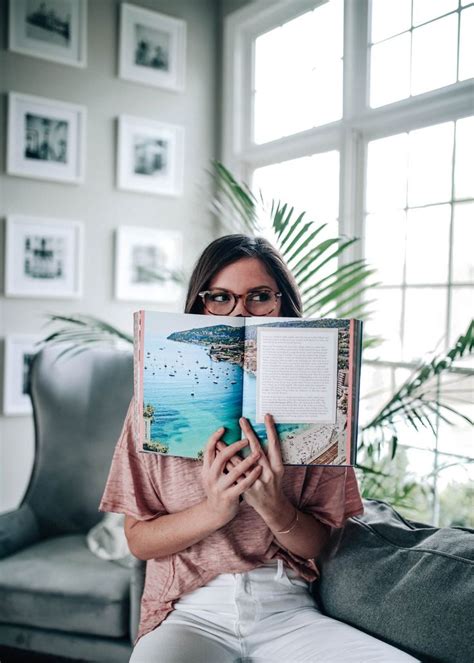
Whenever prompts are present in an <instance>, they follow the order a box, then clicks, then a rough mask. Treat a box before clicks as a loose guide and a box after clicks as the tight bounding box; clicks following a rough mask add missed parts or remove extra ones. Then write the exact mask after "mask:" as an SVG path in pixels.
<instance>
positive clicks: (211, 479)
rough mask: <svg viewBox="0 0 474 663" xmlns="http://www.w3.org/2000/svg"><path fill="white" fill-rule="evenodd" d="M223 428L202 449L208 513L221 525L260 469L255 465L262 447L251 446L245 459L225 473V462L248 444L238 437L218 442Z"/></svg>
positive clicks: (227, 520)
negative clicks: (233, 439)
mask: <svg viewBox="0 0 474 663" xmlns="http://www.w3.org/2000/svg"><path fill="white" fill-rule="evenodd" d="M223 432H224V428H219V429H218V430H217V431H216V432H215V433H213V434H212V435H211V436H210V438H209V440H208V442H207V444H206V447H205V449H204V457H203V469H202V482H203V486H204V491H205V493H206V497H207V505H208V508H209V511H210V513H211V514H212V515H213V517H214V518H217V522H218V524H219V526H220V527H222V526H223V525H225V524H226V523H228V522H229V521H230V520H232V518H234V516H235V515H236V514H237V511H238V510H239V496H240V495H241V494H242V493H243V492H244V491H245V490H248V489H250V488H251V487H252V486H253V484H254V483H255V481H256V480H257V479H258V477H259V475H260V474H261V472H262V466H261V465H255V463H256V462H257V461H258V459H259V457H260V455H261V451H260V450H258V449H257V448H253V449H252V453H251V454H250V455H249V456H247V458H245V459H244V460H242V459H239V461H240V462H238V463H234V464H232V466H231V467H230V471H229V470H228V472H227V474H226V473H225V472H224V469H225V467H226V465H227V463H230V462H232V461H233V460H234V459H235V454H237V452H239V451H240V450H241V449H243V448H244V447H245V446H247V444H248V442H247V440H239V441H238V442H234V443H233V444H230V445H228V446H227V445H226V444H224V442H219V440H220V438H221V436H222V434H223ZM219 443H220V444H222V445H223V447H224V448H223V449H222V451H220V452H219V451H217V444H219Z"/></svg>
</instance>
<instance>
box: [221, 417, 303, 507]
mask: <svg viewBox="0 0 474 663" xmlns="http://www.w3.org/2000/svg"><path fill="white" fill-rule="evenodd" d="M239 423H240V426H241V428H242V432H243V434H244V435H245V438H246V440H248V442H249V443H250V449H251V450H252V453H253V454H257V453H259V454H260V456H259V457H258V461H257V466H258V467H261V470H262V471H261V474H260V476H259V477H258V478H257V479H256V480H255V481H254V482H252V484H251V485H250V486H248V487H247V488H246V489H245V491H243V498H244V500H245V501H246V502H247V503H248V504H249V505H250V506H251V507H253V508H254V509H255V511H257V513H259V514H260V515H261V516H262V518H263V519H264V520H267V519H271V518H273V516H274V515H275V513H278V512H280V514H281V509H283V511H284V512H285V511H288V507H289V504H288V499H287V497H286V496H285V494H284V493H283V490H282V481H283V474H284V470H285V468H284V465H283V461H282V457H281V450H280V439H279V437H278V433H277V431H276V428H275V423H274V421H273V417H272V416H271V415H270V414H266V415H265V428H266V430H267V439H268V451H267V453H266V454H265V452H264V450H263V449H262V448H261V446H260V443H259V441H258V438H257V436H256V435H255V432H254V431H253V429H252V427H251V425H250V423H249V421H248V420H247V419H246V418H245V417H242V418H241V419H240V422H239ZM246 440H245V441H246ZM235 444H238V442H236V443H235ZM216 446H217V450H218V452H219V455H221V454H225V453H226V450H227V448H230V447H227V445H226V444H225V443H224V442H222V441H218V442H217V444H216ZM231 446H232V445H231ZM244 446H245V445H243V446H242V448H243V447H244ZM246 461H247V458H246V459H245V460H242V459H241V458H239V457H238V456H235V455H231V457H230V458H229V459H227V460H226V463H225V469H226V470H227V471H228V472H229V475H228V476H230V475H231V473H232V472H233V471H234V470H235V469H237V468H238V467H240V465H241V464H242V463H245V462H246ZM246 478H247V477H246V476H245V475H241V476H240V477H239V479H237V485H239V483H240V482H242V481H244V480H246ZM289 513H290V514H291V508H290V510H289Z"/></svg>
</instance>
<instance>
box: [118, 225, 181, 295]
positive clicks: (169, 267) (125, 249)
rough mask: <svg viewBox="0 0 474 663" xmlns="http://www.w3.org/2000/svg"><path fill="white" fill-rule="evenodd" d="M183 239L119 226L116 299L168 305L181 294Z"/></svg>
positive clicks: (169, 232)
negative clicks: (165, 303)
mask: <svg viewBox="0 0 474 663" xmlns="http://www.w3.org/2000/svg"><path fill="white" fill-rule="evenodd" d="M182 268H183V238H182V233H181V232H179V231H175V230H160V229H156V228H149V227H141V226H139V227H137V226H120V227H119V228H117V230H116V234H115V297H116V298H117V299H122V300H129V301H130V300H131V301H153V302H168V303H170V304H171V303H173V304H175V305H177V304H178V301H179V299H180V297H181V294H182V284H183V282H184V278H183V272H182Z"/></svg>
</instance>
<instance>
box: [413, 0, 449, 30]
mask: <svg viewBox="0 0 474 663" xmlns="http://www.w3.org/2000/svg"><path fill="white" fill-rule="evenodd" d="M457 8H458V0H436V1H435V2H433V0H413V25H419V24H420V23H425V22H426V21H429V20H430V19H432V18H436V17H437V16H442V15H443V14H447V13H448V12H450V11H453V10H454V9H457Z"/></svg>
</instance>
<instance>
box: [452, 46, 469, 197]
mask: <svg viewBox="0 0 474 663" xmlns="http://www.w3.org/2000/svg"><path fill="white" fill-rule="evenodd" d="M473 59H474V54H473ZM454 193H455V197H456V198H474V116H473V117H466V118H464V119H462V120H458V121H457V123H456V167H455V170H454Z"/></svg>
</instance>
